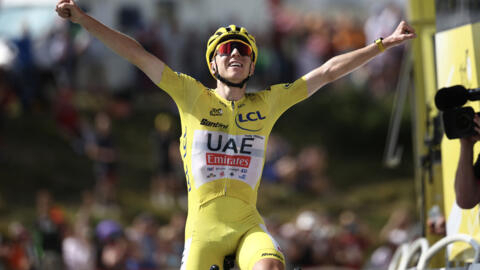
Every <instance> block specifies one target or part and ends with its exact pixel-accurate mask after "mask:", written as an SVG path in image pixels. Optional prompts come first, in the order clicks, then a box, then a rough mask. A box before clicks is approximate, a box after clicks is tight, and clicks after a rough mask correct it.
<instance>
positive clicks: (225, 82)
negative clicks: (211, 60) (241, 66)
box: [215, 63, 252, 88]
mask: <svg viewBox="0 0 480 270" xmlns="http://www.w3.org/2000/svg"><path fill="white" fill-rule="evenodd" d="M215 66H216V68H215V78H217V80H219V81H221V82H222V83H224V84H226V85H228V86H230V87H238V88H243V86H244V85H245V83H247V81H248V80H249V79H250V77H251V76H250V69H251V68H252V66H250V68H249V69H248V74H249V75H248V76H247V78H245V79H244V80H243V81H241V82H239V83H234V82H231V81H229V80H227V79H225V78H223V77H222V76H220V73H219V72H218V66H217V63H215Z"/></svg>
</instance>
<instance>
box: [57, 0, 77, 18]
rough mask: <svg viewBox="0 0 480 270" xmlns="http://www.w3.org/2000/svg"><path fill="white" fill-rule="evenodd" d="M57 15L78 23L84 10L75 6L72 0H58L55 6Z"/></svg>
mask: <svg viewBox="0 0 480 270" xmlns="http://www.w3.org/2000/svg"><path fill="white" fill-rule="evenodd" d="M55 11H56V12H57V14H58V16H60V17H62V18H64V19H69V20H70V21H72V22H74V23H78V22H79V20H80V18H81V17H82V16H83V15H84V12H83V11H82V10H81V9H80V8H79V7H78V6H77V4H76V3H75V1H73V0H60V1H58V4H57V6H56V8H55Z"/></svg>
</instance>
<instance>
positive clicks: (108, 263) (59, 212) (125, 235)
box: [0, 190, 419, 270]
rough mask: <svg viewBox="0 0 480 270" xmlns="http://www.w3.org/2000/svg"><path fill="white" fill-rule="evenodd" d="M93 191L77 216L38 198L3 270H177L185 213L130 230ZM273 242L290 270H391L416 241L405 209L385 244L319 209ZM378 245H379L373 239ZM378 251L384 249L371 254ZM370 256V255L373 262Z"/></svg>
mask: <svg viewBox="0 0 480 270" xmlns="http://www.w3.org/2000/svg"><path fill="white" fill-rule="evenodd" d="M95 204H96V203H95V201H94V199H93V195H92V194H91V193H89V192H85V193H84V194H83V201H82V204H81V205H80V207H79V208H78V210H76V212H75V213H74V215H73V217H69V215H68V213H67V212H66V210H65V208H64V207H62V206H61V205H59V204H58V203H56V202H55V201H54V198H53V196H52V194H51V193H50V192H49V191H48V190H39V191H38V192H37V196H36V216H35V219H34V222H33V224H32V226H25V225H23V224H21V223H19V222H11V223H10V225H9V228H8V234H6V235H3V236H2V238H0V269H2V270H3V269H12V270H31V269H38V270H43V269H45V270H46V269H48V270H57V269H58V270H63V269H67V270H117V269H122V270H156V269H178V268H179V267H180V263H181V254H182V251H183V240H184V235H183V234H184V226H185V222H186V214H185V213H184V212H176V213H174V214H173V215H172V216H171V218H170V219H169V221H168V222H163V223H162V222H159V221H158V219H156V218H155V216H154V215H152V214H150V213H148V212H144V213H140V214H138V215H137V216H135V217H134V218H133V220H131V222H129V223H126V224H125V223H121V222H119V221H117V220H116V219H113V218H106V217H105V215H103V218H101V216H99V215H98V213H95V211H96V210H95ZM266 225H267V227H268V229H269V231H270V233H271V235H272V236H273V237H274V238H275V239H276V240H277V241H278V242H279V244H280V246H281V247H282V251H283V252H284V254H285V256H286V258H287V269H293V267H295V266H302V269H319V267H326V268H328V267H330V268H336V269H352V270H353V269H387V267H388V264H389V262H390V259H391V257H392V255H393V253H394V251H395V249H396V247H398V246H399V245H400V244H402V243H406V242H408V241H411V240H412V239H414V238H416V237H418V236H419V232H418V228H416V227H415V225H414V223H413V222H412V220H411V217H410V215H409V211H408V209H407V208H402V207H400V208H398V209H396V210H395V211H394V212H393V213H392V215H391V217H390V219H389V221H388V222H387V223H386V225H385V226H384V228H383V229H382V231H381V232H380V237H378V236H373V233H377V232H371V231H369V229H368V227H367V226H366V225H365V223H363V221H362V220H360V219H359V218H358V216H357V215H356V214H355V213H353V212H352V211H349V210H345V211H343V212H342V213H340V215H339V216H338V218H334V217H333V216H331V215H329V214H327V213H325V212H322V211H314V210H302V211H300V212H299V213H298V214H297V215H296V216H295V218H294V219H293V220H292V221H291V222H286V223H281V222H278V221H276V220H275V219H274V218H266ZM378 238H380V240H381V241H380V245H377V244H378V243H375V240H373V239H378ZM373 246H379V247H378V248H376V249H375V250H373V252H372V247H373ZM370 254H371V255H370Z"/></svg>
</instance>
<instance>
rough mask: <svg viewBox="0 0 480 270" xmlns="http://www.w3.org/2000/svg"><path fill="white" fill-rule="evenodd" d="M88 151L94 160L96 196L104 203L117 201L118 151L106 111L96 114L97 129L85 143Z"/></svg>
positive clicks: (108, 203)
mask: <svg viewBox="0 0 480 270" xmlns="http://www.w3.org/2000/svg"><path fill="white" fill-rule="evenodd" d="M85 147H86V148H85V149H86V153H87V155H88V157H90V159H92V160H93V162H94V173H95V177H96V190H95V192H96V198H97V200H99V201H100V203H102V204H104V205H110V204H113V203H114V201H115V183H116V180H117V179H116V178H117V171H116V167H117V151H116V148H115V143H114V140H113V136H112V122H111V119H110V116H109V115H108V114H107V113H105V112H99V113H97V114H96V115H95V129H94V133H93V134H92V136H91V137H90V138H89V139H88V140H87V142H86V145H85Z"/></svg>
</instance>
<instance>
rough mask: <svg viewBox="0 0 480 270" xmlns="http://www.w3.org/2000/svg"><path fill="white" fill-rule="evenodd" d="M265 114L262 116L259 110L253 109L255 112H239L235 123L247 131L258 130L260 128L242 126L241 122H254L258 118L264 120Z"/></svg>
mask: <svg viewBox="0 0 480 270" xmlns="http://www.w3.org/2000/svg"><path fill="white" fill-rule="evenodd" d="M266 118H267V117H266V116H263V115H262V114H261V113H260V111H255V112H248V113H245V114H243V113H240V114H238V115H237V117H236V118H235V124H236V125H237V127H238V128H240V129H243V130H247V131H260V130H261V129H262V128H259V129H248V128H245V127H243V126H242V124H243V123H246V122H256V121H259V120H264V119H266Z"/></svg>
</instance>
